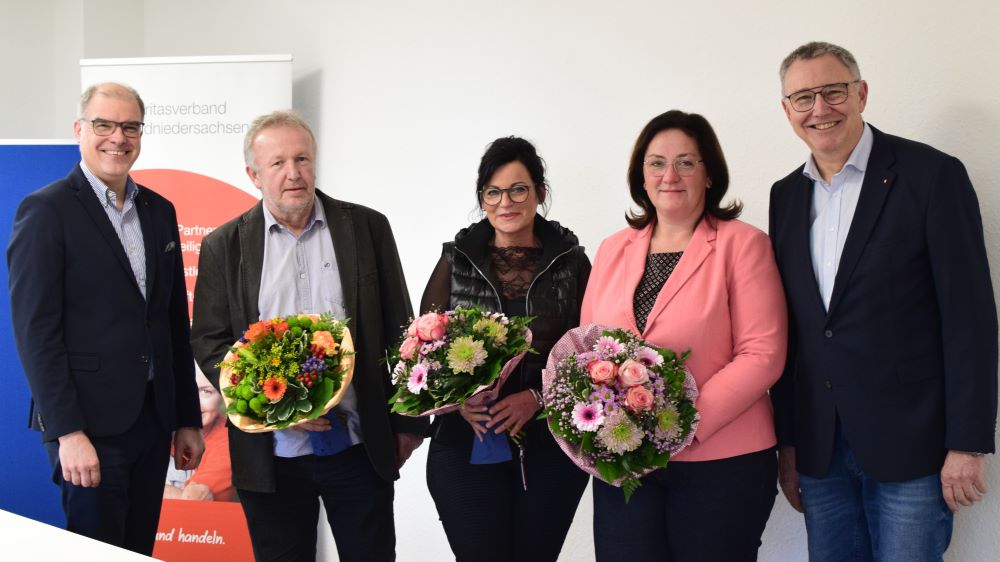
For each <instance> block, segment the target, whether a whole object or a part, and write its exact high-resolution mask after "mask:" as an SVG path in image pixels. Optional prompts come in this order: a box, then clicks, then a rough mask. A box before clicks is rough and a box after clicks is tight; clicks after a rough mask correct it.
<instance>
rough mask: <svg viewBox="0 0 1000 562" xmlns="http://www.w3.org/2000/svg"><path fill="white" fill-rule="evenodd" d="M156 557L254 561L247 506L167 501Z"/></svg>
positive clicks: (181, 561)
mask: <svg viewBox="0 0 1000 562" xmlns="http://www.w3.org/2000/svg"><path fill="white" fill-rule="evenodd" d="M143 185H145V184H143ZM153 558H156V559H157V560H165V561H166V562H202V561H204V562H226V561H230V560H231V561H233V562H245V561H246V560H253V548H252V547H251V546H250V533H249V532H248V531H247V520H246V517H245V516H244V515H243V509H242V508H241V507H240V504H239V503H237V502H201V501H186V500H163V508H162V509H161V510H160V525H159V528H158V529H157V532H156V544H155V545H154V546H153Z"/></svg>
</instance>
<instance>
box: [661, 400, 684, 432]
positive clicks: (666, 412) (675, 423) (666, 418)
mask: <svg viewBox="0 0 1000 562" xmlns="http://www.w3.org/2000/svg"><path fill="white" fill-rule="evenodd" d="M679 429H680V415H679V414H678V413H677V408H675V407H674V405H673V404H664V405H662V406H661V409H660V410H658V411H657V412H656V437H658V438H660V439H673V438H674V437H676V436H677V431H678V430H679Z"/></svg>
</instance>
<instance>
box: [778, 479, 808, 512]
mask: <svg viewBox="0 0 1000 562" xmlns="http://www.w3.org/2000/svg"><path fill="white" fill-rule="evenodd" d="M779 484H780V485H781V493H782V494H784V496H785V499H787V500H788V504H789V505H791V506H792V509H794V510H795V511H798V512H799V513H805V510H804V509H803V508H802V491H801V490H800V489H799V483H798V481H795V482H788V481H786V480H781V481H780V482H779Z"/></svg>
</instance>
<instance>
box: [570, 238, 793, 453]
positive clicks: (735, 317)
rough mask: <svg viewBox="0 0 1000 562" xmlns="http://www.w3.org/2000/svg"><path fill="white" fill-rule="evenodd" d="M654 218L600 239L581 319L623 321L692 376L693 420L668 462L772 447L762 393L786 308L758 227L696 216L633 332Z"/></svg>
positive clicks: (780, 356) (777, 364) (775, 365)
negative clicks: (687, 442)
mask: <svg viewBox="0 0 1000 562" xmlns="http://www.w3.org/2000/svg"><path fill="white" fill-rule="evenodd" d="M652 233H653V226H652V225H650V226H647V227H646V228H644V229H642V230H635V229H632V228H626V229H625V230H622V231H620V232H617V233H615V234H613V235H612V236H611V237H609V238H607V239H606V240H604V242H602V243H601V246H600V248H598V250H597V257H596V259H595V260H594V268H593V270H592V271H591V273H590V280H589V282H588V283H587V293H586V295H585V297H584V299H583V310H582V312H581V319H580V322H581V324H588V323H596V324H608V325H611V326H616V327H622V328H625V329H628V330H631V331H632V332H635V333H639V334H640V335H641V336H642V338H643V339H645V340H646V341H649V342H650V343H652V344H655V345H658V346H662V347H666V348H669V349H672V350H674V351H676V352H678V353H683V352H684V351H686V350H691V356H690V357H689V358H688V361H687V366H688V368H689V369H690V370H691V373H692V374H693V375H694V378H695V381H696V382H697V383H698V391H699V395H698V400H697V402H696V406H697V408H698V411H699V412H700V413H701V423H700V425H699V426H698V431H697V433H695V442H694V443H692V444H691V446H690V447H688V448H687V449H685V450H684V451H681V452H680V453H679V454H678V455H677V456H676V457H674V459H675V460H678V461H704V460H714V459H721V458H727V457H733V456H736V455H742V454H745V453H752V452H755V451H760V450H763V449H766V448H768V447H772V446H774V445H775V443H776V440H775V435H774V419H773V418H774V415H773V411H772V408H771V401H770V399H769V398H768V394H767V391H768V389H769V388H770V387H771V385H772V384H774V382H775V381H777V380H778V377H779V376H780V375H781V371H782V368H783V367H784V365H785V352H786V347H787V336H788V315H787V312H786V309H785V295H784V293H783V291H782V287H781V279H780V277H779V275H778V268H777V266H776V265H775V263H774V254H773V253H772V251H771V243H770V241H769V240H768V237H767V235H766V234H764V233H763V232H761V231H760V230H758V229H756V228H754V227H752V226H750V225H748V224H746V223H743V222H740V221H738V220H731V221H715V220H712V221H710V220H703V221H701V223H699V224H698V227H697V228H696V229H695V231H694V236H693V237H692V238H691V242H690V243H688V246H687V249H685V250H684V255H683V257H681V260H680V262H678V264H677V267H676V268H675V269H674V271H673V273H672V274H671V275H670V278H669V279H667V282H666V283H665V284H664V286H663V289H662V290H661V291H660V294H659V296H657V298H656V304H655V305H654V306H653V310H652V311H651V312H650V314H649V318H648V320H647V321H646V329H645V331H643V332H642V333H640V332H639V329H638V327H637V326H636V321H635V315H634V313H633V306H632V298H633V296H634V294H635V289H636V286H638V284H639V280H640V279H641V278H642V274H643V270H644V269H645V265H646V255H647V254H648V252H649V242H650V238H651V237H652Z"/></svg>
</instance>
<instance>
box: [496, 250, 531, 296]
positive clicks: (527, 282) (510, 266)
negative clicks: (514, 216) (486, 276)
mask: <svg viewBox="0 0 1000 562" xmlns="http://www.w3.org/2000/svg"><path fill="white" fill-rule="evenodd" d="M489 250H490V262H491V263H492V264H493V273H495V274H496V276H497V279H499V280H500V292H501V293H503V296H504V298H507V299H523V298H524V297H525V296H526V295H527V294H528V288H529V287H530V286H531V280H532V279H534V277H535V273H536V272H537V271H538V263H539V262H540V261H541V259H542V249H541V248H528V247H524V246H507V247H504V248H498V247H496V246H490V247H489Z"/></svg>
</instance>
